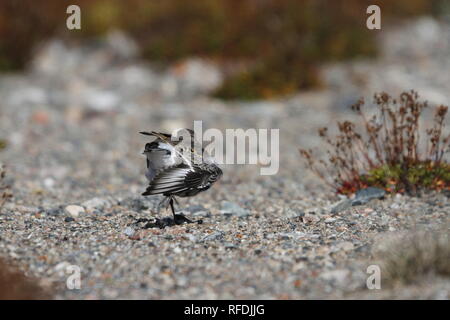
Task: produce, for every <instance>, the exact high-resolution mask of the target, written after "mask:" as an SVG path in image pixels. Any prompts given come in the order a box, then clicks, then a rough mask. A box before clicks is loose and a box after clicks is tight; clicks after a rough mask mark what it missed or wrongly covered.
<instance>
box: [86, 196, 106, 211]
mask: <svg viewBox="0 0 450 320" xmlns="http://www.w3.org/2000/svg"><path fill="white" fill-rule="evenodd" d="M81 205H82V206H83V207H85V208H86V210H87V211H93V210H102V209H103V208H105V207H106V206H108V201H106V200H105V199H101V198H92V199H90V200H87V201H85V202H83V203H82V204H81Z"/></svg>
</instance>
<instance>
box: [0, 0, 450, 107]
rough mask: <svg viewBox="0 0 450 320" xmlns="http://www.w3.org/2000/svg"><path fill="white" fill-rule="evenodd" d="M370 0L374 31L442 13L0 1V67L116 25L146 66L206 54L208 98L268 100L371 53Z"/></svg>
mask: <svg viewBox="0 0 450 320" xmlns="http://www.w3.org/2000/svg"><path fill="white" fill-rule="evenodd" d="M70 4H78V5H79V6H80V8H81V11H82V28H81V30H79V31H76V30H75V31H71V30H67V28H66V24H65V20H66V19H67V17H68V15H67V14H65V11H66V8H67V6H68V5H70ZM371 4H378V5H380V6H381V8H382V22H383V24H382V25H383V29H384V28H386V27H387V26H388V25H392V24H395V23H401V22H403V21H405V20H406V19H414V18H415V17H418V16H421V15H428V16H433V17H439V16H445V15H446V14H448V12H449V7H450V4H449V3H448V1H445V0H431V1H427V0H412V1H406V0H398V1H368V0H362V1H361V0H349V1H326V0H301V1H295V0H283V1H275V0H245V1H240V0H228V1H224V0H199V1H182V0H168V1H153V0H150V1H146V0H131V1H127V2H123V1H119V0H79V1H72V2H70V1H58V0H54V1H52V0H44V1H40V2H39V4H36V3H35V2H34V1H32V0H24V1H13V0H2V1H1V2H0V23H1V24H0V38H1V42H0V70H2V71H11V70H20V69H23V68H24V67H26V66H27V65H28V64H29V63H30V60H31V59H32V58H33V53H35V51H36V50H37V48H39V47H40V46H42V45H44V44H45V43H46V41H48V40H49V39H53V38H58V39H62V40H64V41H68V42H71V43H74V42H78V43H81V42H86V41H91V40H93V39H98V38H102V37H105V36H107V35H108V34H110V33H111V32H113V31H115V30H121V31H123V32H124V33H125V34H126V35H127V36H128V37H130V38H131V39H132V40H133V41H134V42H135V44H136V45H137V47H138V49H139V56H140V57H141V58H143V59H145V60H146V61H149V62H151V63H154V64H156V63H157V64H159V65H162V66H168V65H171V64H173V63H176V62H179V61H180V60H183V59H186V58H189V57H192V56H197V57H202V58H207V59H211V60H212V61H213V62H214V63H215V64H217V65H218V67H219V68H220V70H221V72H223V73H224V76H225V79H224V81H223V82H222V83H221V84H220V85H218V86H217V88H215V90H213V91H212V92H211V94H212V95H213V96H216V97H219V98H224V99H264V98H271V97H274V96H280V95H286V94H292V93H294V92H297V91H298V90H302V89H310V88H317V87H320V86H321V85H323V79H321V77H320V75H319V74H318V72H319V70H318V68H319V66H320V65H321V64H323V63H326V62H330V61H344V60H349V59H356V58H366V57H375V56H377V55H379V53H380V52H379V51H380V50H379V48H378V46H377V43H376V39H377V35H378V33H379V32H376V31H371V30H368V29H367V28H365V20H366V18H367V15H366V13H365V12H366V8H367V7H368V6H369V5H371ZM124 49H126V48H124Z"/></svg>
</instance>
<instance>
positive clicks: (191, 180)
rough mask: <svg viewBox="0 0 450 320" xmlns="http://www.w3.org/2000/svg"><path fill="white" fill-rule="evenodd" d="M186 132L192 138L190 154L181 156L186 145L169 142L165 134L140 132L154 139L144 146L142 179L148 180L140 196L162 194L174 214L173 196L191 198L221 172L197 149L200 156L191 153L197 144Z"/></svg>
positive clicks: (170, 139)
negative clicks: (144, 163) (143, 173)
mask: <svg viewBox="0 0 450 320" xmlns="http://www.w3.org/2000/svg"><path fill="white" fill-rule="evenodd" d="M187 130H188V129H187ZM188 131H189V133H190V134H191V138H192V140H191V141H192V143H191V146H189V148H190V150H191V152H185V153H183V151H186V148H187V147H186V144H185V143H181V140H180V141H172V137H171V135H169V134H164V133H159V132H153V131H152V132H141V133H142V134H144V135H149V136H154V137H156V139H155V140H154V141H152V142H150V143H147V144H146V145H145V150H144V154H145V155H146V157H147V172H146V177H147V179H148V180H149V186H148V187H147V189H146V191H145V192H144V193H143V194H142V195H144V196H149V195H157V194H162V195H164V196H165V197H167V200H168V201H169V204H170V205H171V208H172V213H173V214H174V215H175V211H174V208H173V199H174V197H175V196H178V197H192V196H195V195H197V194H198V193H200V192H203V191H206V190H208V189H209V188H210V187H211V186H212V185H213V184H214V183H215V182H216V181H217V180H218V179H220V177H221V176H222V170H221V169H220V168H219V167H218V166H217V164H216V163H215V162H214V160H213V159H212V158H211V157H210V156H209V155H207V154H206V153H205V152H204V151H203V149H201V150H202V153H203V154H198V153H196V152H195V150H194V147H193V146H194V144H195V143H197V142H196V141H195V140H194V137H193V132H192V131H191V130H188ZM163 201H164V200H163Z"/></svg>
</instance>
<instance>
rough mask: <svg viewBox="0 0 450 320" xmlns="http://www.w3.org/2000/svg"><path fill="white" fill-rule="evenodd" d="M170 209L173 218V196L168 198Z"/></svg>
mask: <svg viewBox="0 0 450 320" xmlns="http://www.w3.org/2000/svg"><path fill="white" fill-rule="evenodd" d="M169 205H170V209H172V214H173V218H174V220H175V208H174V207H173V197H170V198H169Z"/></svg>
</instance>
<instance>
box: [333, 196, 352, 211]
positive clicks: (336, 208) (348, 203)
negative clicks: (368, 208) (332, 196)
mask: <svg viewBox="0 0 450 320" xmlns="http://www.w3.org/2000/svg"><path fill="white" fill-rule="evenodd" d="M351 206H352V200H348V199H346V200H342V201H340V202H339V203H338V204H336V205H335V206H334V207H333V208H332V209H331V213H333V214H336V213H339V212H342V211H344V210H347V209H348V208H350V207H351Z"/></svg>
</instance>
